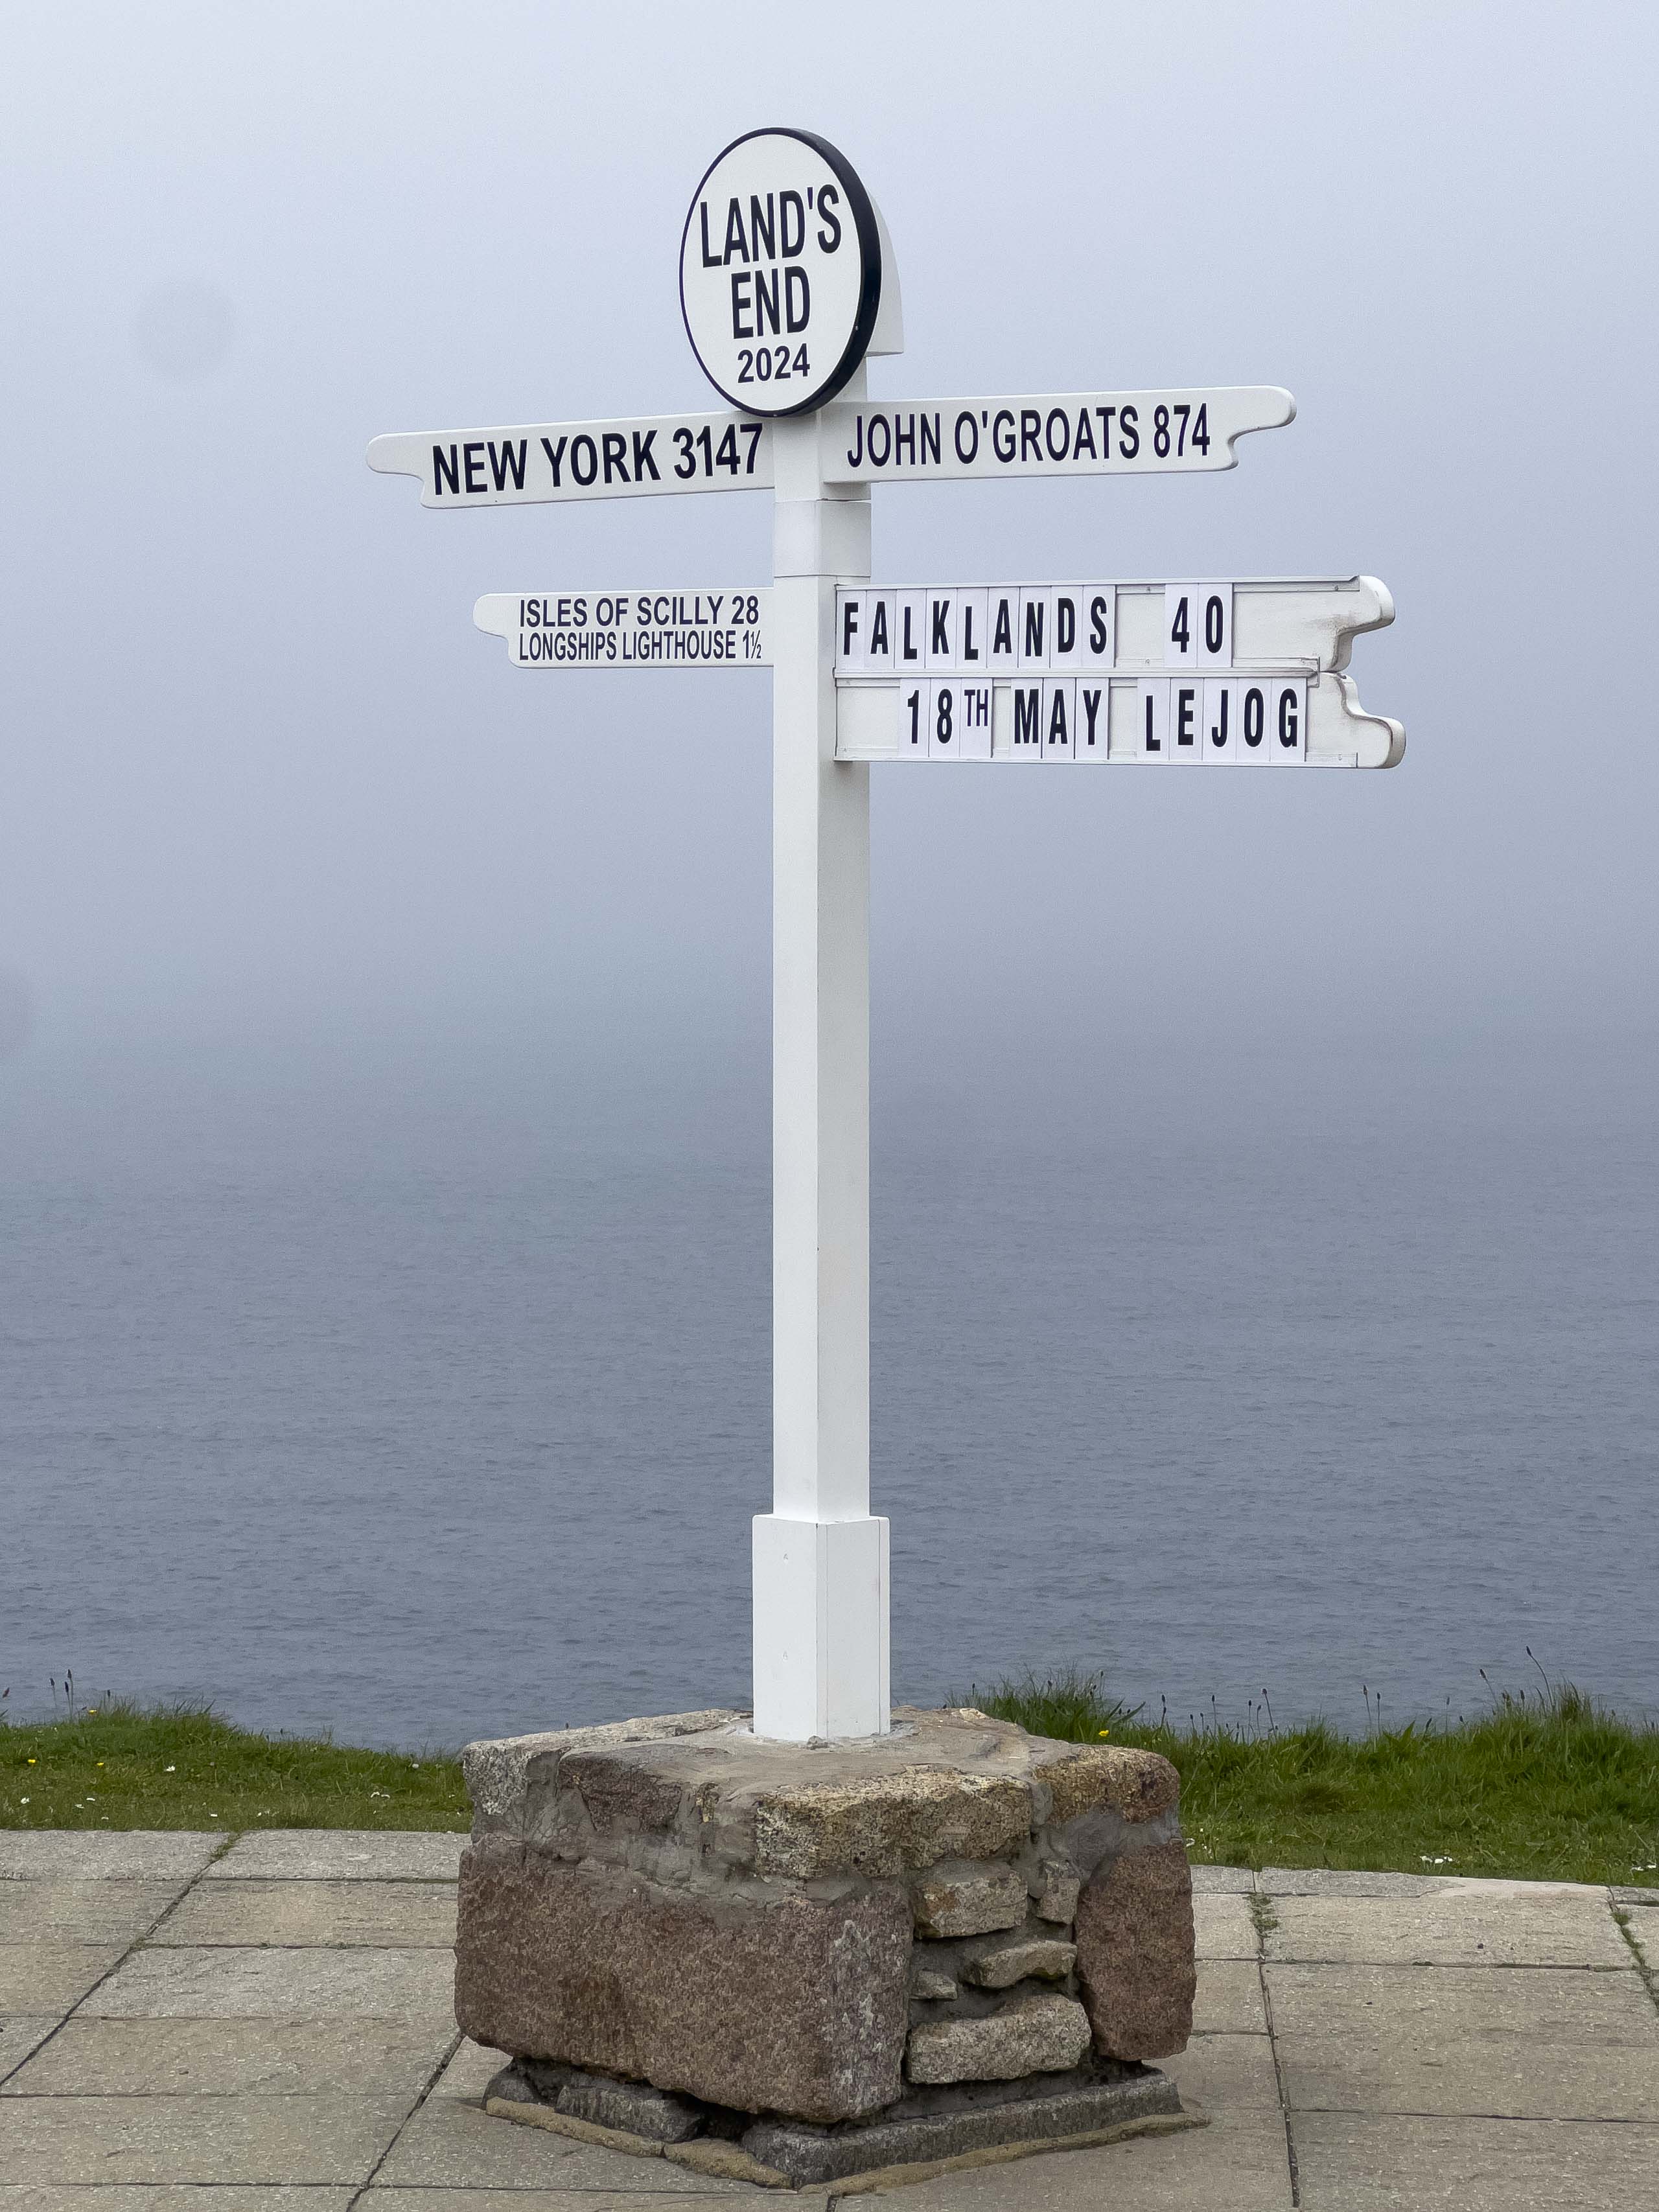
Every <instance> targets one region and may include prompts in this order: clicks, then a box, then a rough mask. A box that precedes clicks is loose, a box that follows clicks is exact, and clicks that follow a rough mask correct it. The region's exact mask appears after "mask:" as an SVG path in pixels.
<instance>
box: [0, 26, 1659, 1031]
mask: <svg viewBox="0 0 1659 2212" xmlns="http://www.w3.org/2000/svg"><path fill="white" fill-rule="evenodd" d="M1656 27H1659V17H1656V15H1655V14H1654V11H1653V10H1651V9H1648V8H1645V7H1629V8H1621V7H1595V6H1590V7H1585V8H1575V9H1566V8H1554V7H1552V8H1539V7H1525V6H1516V5H1515V4H1514V0H1504V4H1501V5H1493V6H1457V5H1452V6H1447V5H1444V4H1432V5H1397V4H1390V5H1388V6H1381V5H1378V6H1343V5H1331V4H1320V5H1293V4H1277V5H1255V6H1250V7H1248V8H1241V7H1236V6H1231V5H1208V6H1192V5H1188V6H1180V5H1169V4H1162V3H1161V4H1159V5H1158V6H1150V5H1141V6H1138V7H1135V8H1127V7H1122V6H1116V5H1110V6H1107V5H1100V4H1091V5H1087V6H1083V7H1072V6H1065V5H1051V6H1036V7H1030V8H1025V9H1012V8H1008V7H980V6H972V5H963V4H961V0H953V4H951V5H948V6H939V5H915V4H913V5H907V6H904V7H900V8H896V7H894V6H892V5H891V4H890V0H884V4H881V5H877V6H869V5H860V4H843V5H838V6H836V8H835V9H786V8H780V7H776V6H743V5H732V4H726V5H721V4H703V5H700V6H698V7H696V8H683V7H678V6H673V7H670V6H661V7H651V6H627V5H607V6H605V7H604V8H598V7H584V8H576V7H570V6H558V5H548V4H537V5H534V6H528V5H526V6H510V5H492V4H487V0H483V4H481V0H469V4H466V5H449V6H446V5H432V4H426V5H410V4H409V0H398V4H395V5H385V6H381V5H369V4H358V5H352V6H344V7H342V6H337V5H329V6H303V5H301V6H295V5H283V6H280V7H272V6H267V5H258V4H249V0H237V4H235V5H231V4H229V0H218V4H215V5H210V6H198V7H180V6H165V5H151V6H147V7H145V8H143V9H130V8H125V7H108V6H96V5H94V6H84V5H83V6H78V7H76V8H75V9H64V8H61V7H58V6H34V7H20V6H16V5H11V6H8V7H7V8H5V9H4V10H3V15H0V40H3V52H0V162H3V175H4V192H3V202H4V205H3V211H0V224H3V235H4V241H5V242H4V258H5V268H6V283H5V301H6V321H7V325H8V329H7V337H6V343H5V348H4V368H3V376H4V387H5V404H6V416H7V422H8V426H9V437H8V464H9V465H8V469H7V475H6V490H5V499H4V520H3V543H4V547H5V556H6V571H7V584H6V589H5V592H4V595H3V603H0V625H3V650H4V660H5V669H6V682H5V686H4V701H5V705H4V712H3V722H0V977H3V979H4V981H5V992H6V994H8V995H7V996H6V998H5V1004H6V1006H9V1008H10V1009H11V1012H10V1013H9V1016H8V1024H9V1028H8V1030H7V1033H8V1034H12V1033H15V1031H16V1030H17V1028H18V1025H19V1021H20V1019H21V1017H20V1016H19V1015H18V1012H17V1008H18V1006H19V1005H20V1004H21V1003H22V1001H24V1000H27V1001H28V1002H29V1003H32V1005H33V1011H34V1027H35V1037H36V1047H37V1048H40V1049H46V1048H51V1047H52V1045H53V1043H54V1042H62V1041H63V1040H64V1039H67V1038H70V1037H73V1036H82V1035H84V1036H94V1035H96V1036H102V1037H104V1038H106V1039H108V1038H111V1037H117V1038H118V1037H119V1036H123V1035H126V1034H129V1033H131V1034H134V1035H137V1034H143V1033H148V1034H149V1035H150V1036H152V1037H154V1036H161V1037H164V1038H165V1037H177V1038H197V1039H201V1038H204V1037H211V1036H222V1037H227V1038H228V1037H232V1036H243V1035H262V1034H268V1033H272V1032H281V1033H289V1032H291V1033H294V1034H296V1035H297V1034H303V1033H304V1032H305V1031H306V1030H307V1029H308V1028H319V1027H326V1026H328V1025H329V1024H343V1025H344V1026H345V1027H346V1028H348V1029H349V1027H350V1025H351V1024H353V1023H356V1022H360V1021H371V1020H372V1021H374V1022H379V1023H387V1022H389V1023H391V1024H392V1025H393V1026H394V1027H395V1026H396V1025H397V1024H398V1023H400V1022H407V1023H410V1024H415V1025H416V1026H417V1027H418V1026H420V1025H422V1024H428V1025H436V1026H438V1027H440V1028H441V1026H442V1025H443V1024H445V1023H446V1022H453V1023H459V1024H467V1023H474V1022H477V1021H479V1020H480V1019H483V1020H485V1021H486V1022H489V1021H494V1020H496V1019H498V1018H499V1019H500V1020H502V1021H505V1022H516V1021H520V1020H529V1019H532V1018H541V1017H543V1016H546V1017H548V1018H553V1017H556V1016H568V1017H569V1018H571V1019H572V1020H573V1021H577V1022H580V1021H581V1020H584V1019H586V1018H588V1017H589V1015H590V1014H591V1015H592V1016H594V1017H596V1018H601V1019H603V1020H604V1021H605V1022H607V1023H609V1024H611V1025H612V1026H613V1027H615V1028H617V1029H618V1030H629V1028H630V1027H637V1029H638V1030H639V1033H640V1034H641V1036H647V1035H648V1034H649V1032H650V1028H651V1024H652V1023H653V1019H654V1018H656V1016H657V1014H658V1013H659V1012H661V1010H663V1009H665V1008H667V1007H670V1006H678V1008H679V1009H680V1010H681V1011H682V1012H684V1010H686V1009H687V1008H690V1009H691V1010H693V1012H695V1013H696V1015H697V1018H699V1019H701V1020H702V1021H704V1022H705V1023H706V1024H708V1025H709V1027H710V1030H711V1033H714V1034H719V1033H721V1032H723V1031H724V1030H727V1029H731V1030H733V1032H734V1033H735V1029H736V1027H738V1026H739V1025H743V1024H752V1023H753V1022H754V1021H757V1020H759V1019H761V1018H763V1012H764V1006H765V996H766V991H767V963H768V957H769V943H768V939H769V890H768V884H769V865H770V854H769V750H768V732H769V685H768V683H767V679H766V678H763V677H755V676H752V675H750V676H747V677H744V676H741V675H733V676H732V677H731V678H726V677H719V678H716V677H696V676H684V677H682V678H673V677H666V676H652V675H641V676H632V677H622V676H606V675H600V674H595V675H591V676H581V677H556V676H552V675H548V676H543V677H531V676H526V675H523V674H520V673H517V672H515V671H513V670H512V669H511V668H510V667H509V665H508V663H507V657H506V654H505V653H504V651H503V649H502V647H501V646H500V644H499V643H497V642H495V641H491V640H487V639H485V638H483V637H482V636H481V635H478V634H477V632H475V631H474V629H473V628H472V626H471V604H472V601H473V599H474V598H475V597H476V596H477V594H478V593H479V592H482V591H485V590H502V589H507V590H511V589H524V588H544V587H559V586H568V585H580V584H588V585H600V584H605V583H612V584H617V585H637V584H645V583H650V584H656V583H686V584H718V583H728V582H737V581H741V582H749V583H753V582H760V581H763V580H765V579H766V577H767V574H768V573H769V526H770V515H769V508H770V501H769V498H768V497H767V496H766V495H754V496H750V497H741V498H740V497H725V498H699V499H668V498H665V499H661V500H657V501H648V502H647V501H630V502H623V503H620V504H617V505H615V506H603V505H593V506H590V507H567V508H564V509H562V510H560V509H551V508H533V507H532V508H526V509H522V510H519V511H516V512H501V513H483V514H468V515H461V516H455V517H446V516H441V515H437V514H432V513H426V512H424V511H423V510H422V508H421V507H419V505H418V504H417V499H416V490H415V487H414V486H413V485H412V484H410V483H406V482H404V481H403V480H401V479H383V478H378V477H374V476H372V475H371V474H370V472H369V471H368V470H367V468H366V467H365V466H364V464H363V459H362V454H363V448H364V446H365V444H366V442H367V441H368V439H369V438H370V437H371V436H372V435H374V434H375V433H376V432H378V431H381V430H390V429H395V428H425V427H428V426H437V425H470V424H480V425H482V424H489V423H497V422H500V423H511V422H524V421H535V420H538V419H541V420H546V419H556V418H561V417H565V418H574V417H581V416H602V415H605V414H611V413H627V412H633V411H636V410H637V411H655V410H661V409H668V408H674V407H681V406H695V405H699V404H713V403H712V398H711V395H710V393H709V392H708V386H706V385H705V384H704V383H703V381H702V378H701V376H700V374H699V372H698V370H697V368H696V363H695V362H694V361H693V359H692V357H691V355H690V349H689V347H688V346H687V344H686V342H685V338H684V332H683V331H682V328H681V325H680V321H679V315H678V301H677V296H676V288H675V264H676V254H677V249H678V238H679V232H680V226H681V222H682V221H683V217H684V210H685V207H686V205H687V203H688V200H689V197H690V192H691V190H692V188H693V186H694V185H695V184H696V180H697V179H698V177H699V176H700V174H701V173H702V169H703V168H704V167H705V166H706V165H707V163H708V161H709V160H710V159H711V158H712V157H713V155H714V154H715V153H716V152H717V151H718V150H719V149H720V146H722V145H723V144H724V143H726V141H727V140H729V139H730V138H732V137H734V136H736V135H737V134H738V133H739V132H740V131H744V130H746V129H750V128H752V127H754V126H756V125H760V124H764V123H769V122H784V123H792V124H799V125H806V126H809V127H811V128H814V129H816V130H818V131H822V132H823V133H824V134H825V135H827V136H828V137H831V138H832V139H833V140H834V141H836V143H838V144H839V145H840V146H841V147H842V149H843V150H844V151H845V152H846V154H847V155H848V156H849V157H850V159H851V160H852V161H854V164H855V165H856V167H858V168H859V169H860V172H861V173H862V174H863V175H864V177H865V179H866V182H867V183H868V185H869V186H870V187H871V189H872V191H873V192H874V194H875V195H876V197H877V198H878V200H879V201H880V203H881V204H882V208H883V210H884V214H885V216H886V218H887V222H888V225H889V228H890V233H891V235H892V238H893V240H894V244H895V247H896V255H897V258H898V263H899V267H900V271H901V274H902V285H903V295H904V306H905V316H906V324H907V333H908V352H907V353H906V354H905V356H902V358H900V359H898V360H896V361H892V362H878V363H877V364H875V365H874V366H873V368H872V388H873V390H874V391H875V392H876V393H878V395H891V396H899V395H915V396H925V395H933V394H937V395H948V394H956V393H969V392H981V391H991V392H994V391H1008V392H1018V391H1022V390H1032V391H1042V390H1059V391H1064V390H1068V389H1086V388H1091V387H1099V386H1110V385H1113V384H1122V385H1143V386H1145V385H1159V384H1175V383H1188V384H1190V383H1206V382H1207V383H1231V382H1272V383H1282V384H1285V385H1287V386H1289V387H1290V388H1291V391H1292V392H1294V393H1295V394H1296V397H1297V403H1298V408H1299V414H1298V417H1297V422H1295V423H1294V424H1293V425H1292V426H1291V428H1288V429H1286V430H1283V431H1279V432H1274V433H1270V434H1267V435H1261V436H1256V437H1253V438H1250V439H1249V440H1247V441H1244V443H1243V445H1242V447H1241V448H1240V453H1241V465H1240V466H1239V468H1238V469H1237V471H1234V472H1233V473H1232V474H1231V475H1228V476H1225V477H1201V478H1195V479H1193V480H1190V481H1187V482H1175V481H1171V480H1168V479H1159V478H1156V477H1152V478H1145V479H1140V480H1136V481H1133V482H1128V483H1112V484H1101V483H1088V482H1084V483H1057V484H1051V485H1031V484H1025V485H1016V486H993V485H985V486H973V487H946V488H940V489H930V490H917V489H908V490H903V489H900V490H892V491H889V492H886V493H878V495H877V500H876V518H875V542H876V553H875V562H876V574H877V576H878V579H880V580H888V581H907V582H912V583H918V584H921V583H927V582H929V581H934V580H950V579H952V578H957V577H961V578H986V577H994V576H1000V577H1009V578H1013V577H1038V578H1040V577H1047V576H1053V577H1062V576H1087V575H1106V576H1109V575H1130V576H1133V575H1153V576H1156V575H1159V574H1171V575H1173V574H1224V575H1225V574H1263V573H1266V574H1275V573H1278V574H1283V573H1304V574H1347V573H1349V572H1351V571H1352V570H1354V569H1365V570H1370V571H1371V572H1374V573H1375V574H1378V575H1380V576H1382V577H1383V579H1384V580H1386V581H1387V582H1388V583H1389V586H1391V588H1392V589H1393V591H1394V592H1395V598H1396V600H1397V603H1398V607H1399V620H1398V622H1397V623H1396V625H1395V628H1394V629H1392V630H1391V631H1389V632H1386V633H1383V635H1380V636H1377V637H1374V638H1370V639H1364V640H1361V641H1360V642H1359V644H1358V648H1357V651H1356V654H1355V664H1354V672H1355V674H1356V676H1357V677H1358V683H1359V687H1360V692H1361V696H1362V698H1363V699H1364V702H1365V703H1366V704H1367V705H1369V706H1371V707H1374V708H1376V709H1377V710H1379V711H1382V712H1385V713H1392V714H1397V715H1399V716H1401V718H1402V719H1403V720H1405V722H1406V724H1407V730H1408V732H1409V746H1408V750H1407V758H1406V762H1405V764H1404V766H1403V767H1402V768H1401V769H1400V770H1398V771H1397V772H1395V773H1394V774H1393V775H1386V776H1340V775H1322V776H1309V777H1306V778H1303V779H1296V780H1292V781H1280V780H1271V781H1267V782H1266V783H1258V782H1257V781H1254V780H1249V779H1245V780H1236V779H1233V778H1220V777H1206V776H1205V775H1202V774H1193V775H1187V776H1171V777H1168V778H1161V777H1154V776H1151V775H1132V774H1127V773H1125V774H1109V775H1104V776H1101V777H1098V778H1083V777H1078V778H1073V779H1071V780H1069V781H1066V782H1065V783H1064V784H1063V785H1056V784H1054V783H1053V782H1051V781H1045V780H1043V779H1040V778H1039V779H1026V780H1024V781H1021V780H1019V779H1012V780H1011V779H1010V777H1008V776H1007V775H1004V774H1002V773H1000V772H996V771H986V772H984V773H965V774H963V775H962V776H961V777H960V778H952V777H941V776H939V775H925V774H921V773H919V772H915V773H912V774H909V775H907V774H906V773H905V772H903V771H902V770H897V769H894V770H889V771H885V772H880V773H878V775H876V777H875V780H874V781H875V792H874V816H875V824H876V829H875V873H876V889H875V927H876V940H875V941H876V959H877V994H878V1018H879V1019H880V1020H881V1021H882V1022H884V1023H885V1024H887V1025H888V1027H889V1029H890V1031H891V1032H892V1033H893V1034H895V1035H897V1034H898V1033H899V1032H900V1030H901V1029H902V1026H903V1024H904V1023H905V1021H906V1019H907V1018H908V1016H910V1015H914V1016H915V1018H917V1020H918V1021H920V1020H921V1018H923V1016H924V1015H925V1016H926V1018H927V1020H929V1021H932V1022H933V1023H934V1024H944V1025H945V1027H946V1028H948V1027H949V1025H950V1024H952V1023H957V1024H963V1025H965V1027H966V1028H967V1029H969V1030H974V1031H975V1033H979V1034H982V1035H984V1036H994V1035H996V1034H997V1033H998V1031H999V1030H1000V1028H1001V1027H1005V1026H1006V1025H1009V1024H1017V1023H1024V1022H1025V1021H1027V1020H1028V1019H1030V1018H1031V1017H1032V1014H1033V1012H1034V1010H1035V1012H1036V1014H1037V1016H1038V1017H1040V1018H1041V1019H1042V1020H1044V1021H1048V1022H1050V1023H1051V1024H1055V1025H1063V1026H1064V1027H1065V1028H1066V1030H1068V1031H1072V1032H1081V1031H1091V1032H1097V1033H1099V1034H1100V1035H1102V1036H1109V1035H1112V1034H1116V1033H1121V1032H1122V1031H1123V1030H1126V1029H1127V1030H1130V1031H1133V1030H1134V1029H1135V1028H1136V1027H1137V1026H1139V1027H1140V1028H1141V1029H1143V1030H1164V1031H1167V1032H1169V1033H1171V1034H1176V1033H1193V1034H1199V1033H1203V1032H1204V1031H1206V1030H1214V1029H1218V1028H1225V1029H1229V1030H1237V1031H1239V1032H1241V1033H1249V1032H1260V1033H1261V1034H1264V1035H1269V1036H1271V1035H1275V1034H1280V1033H1283V1034H1286V1035H1294V1034H1298V1033H1301V1034H1319V1035H1329V1034H1330V1033H1332V1032H1333V1031H1340V1032H1346V1031H1352V1030H1366V1029H1368V1028H1373V1027H1375V1026H1376V1024H1379V1023H1381V1024H1385V1025H1391V1026H1395V1027H1400V1026H1403V1027H1404V1028H1405V1029H1406V1030H1419V1031H1420V1032H1421V1033H1423V1034H1425V1035H1427V1034H1428V1033H1430V1032H1431V1031H1437V1032H1445V1033H1454V1034H1458V1033H1461V1034H1468V1033H1469V1032H1471V1031H1474V1030H1489V1029H1492V1028H1493V1027H1498V1028H1503V1027H1506V1026H1513V1025H1516V1024H1519V1025H1522V1026H1523V1027H1525V1026H1532V1025H1535V1024H1543V1025H1544V1026H1546V1027H1548V1028H1558V1027H1560V1026H1562V1025H1565V1026H1567V1027H1570V1028H1582V1027H1583V1025H1584V1024H1591V1025H1595V1026H1601V1027H1606V1028H1608V1029H1611V1030H1616V1031H1620V1032H1623V1033H1626V1034H1627V1035H1628V1034H1631V1033H1632V1032H1635V1033H1645V1032H1646V1031H1647V1030H1649V1029H1650V1026H1651V1024H1652V1012H1653V1000H1652V993H1651V984H1652V975H1653V945H1654V923H1655V919H1656V915H1655V904H1656V882H1659V872H1656V870H1655V869H1654V867H1653V865H1652V845H1653V825H1654V821H1655V812H1656V799H1659V765H1656V744H1655V739H1656V731H1655V727H1654V721H1655V717H1654V712H1653V708H1652V703H1651V699H1652V693H1651V686H1650V684H1649V683H1648V682H1647V680H1646V678H1645V677H1644V675H1643V674H1642V672H1641V670H1642V665H1643V661H1644V656H1645V653H1646V651H1647V648H1648V643H1649V641H1650V635H1651V629H1652V618H1653V609H1654V606H1655V604H1656V582H1659V579H1656V575H1655V554H1654V532H1653V528H1652V516H1653V513H1654V489H1655V487H1654V481H1653V477H1654V465H1653V440H1652V433H1651V416H1652V409H1653V357H1654V345H1653V338H1654V331H1653V322H1654V300H1655V288H1654V283H1653V265H1652V260H1651V242H1650V241H1651V227H1652V215H1653V199H1654V195H1653V157H1652V153H1651V132H1650V115H1649V113H1648V112H1647V111H1648V107H1649V105H1650V94H1651V87H1652V85H1653V82H1654V81H1655V66H1656V63H1659V34H1656ZM0 1026H5V1025H0ZM918 1033H920V1032H918Z"/></svg>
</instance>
